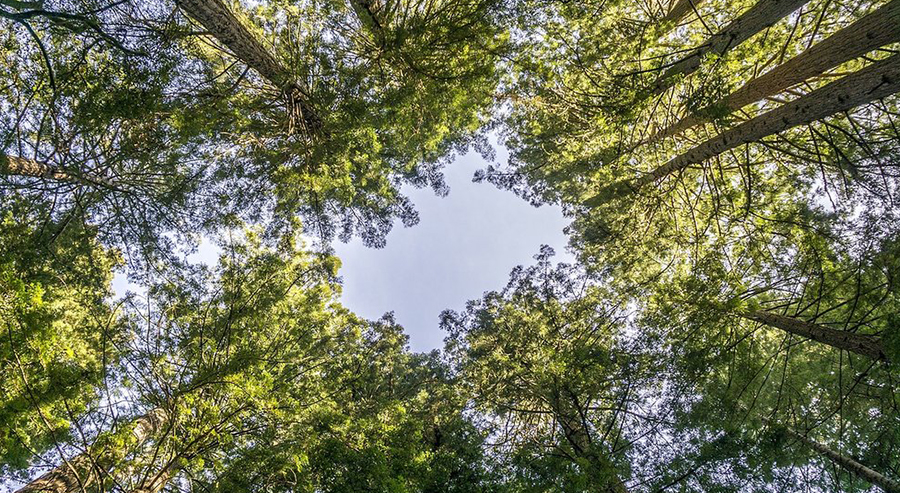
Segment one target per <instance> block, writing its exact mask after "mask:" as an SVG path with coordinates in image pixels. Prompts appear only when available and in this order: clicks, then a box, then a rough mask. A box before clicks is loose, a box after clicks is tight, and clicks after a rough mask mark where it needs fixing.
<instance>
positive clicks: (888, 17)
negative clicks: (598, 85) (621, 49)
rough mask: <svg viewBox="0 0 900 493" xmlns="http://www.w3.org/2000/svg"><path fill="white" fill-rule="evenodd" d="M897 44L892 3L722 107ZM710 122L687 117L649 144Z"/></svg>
mask: <svg viewBox="0 0 900 493" xmlns="http://www.w3.org/2000/svg"><path fill="white" fill-rule="evenodd" d="M896 41H900V0H891V1H890V2H889V3H887V4H885V5H883V6H881V7H880V8H878V9H877V10H875V11H874V12H871V13H870V14H868V15H866V16H865V17H863V18H861V19H859V20H858V21H856V22H854V23H853V24H851V25H849V26H847V27H845V28H844V29H841V30H840V31H838V32H837V33H835V34H833V35H831V36H829V37H828V38H826V39H825V40H823V41H822V42H820V43H817V44H815V45H813V46H812V47H811V48H809V49H808V50H806V51H804V52H803V53H800V54H799V55H797V56H795V57H794V58H792V59H790V60H788V61H787V62H785V63H783V64H781V65H779V66H777V67H775V68H773V69H772V70H770V71H768V72H766V73H765V74H763V75H762V76H760V77H757V78H756V79H753V80H751V81H750V82H748V83H746V84H744V86H743V87H741V88H740V89H738V90H736V91H735V92H733V93H731V94H730V95H728V96H727V97H726V98H725V99H724V100H723V101H721V102H720V104H721V106H722V107H723V108H724V109H726V110H727V111H728V112H729V113H731V112H733V111H737V110H739V109H741V108H743V107H744V106H746V105H748V104H750V103H753V102H756V101H759V100H761V99H764V98H767V97H770V96H774V95H776V94H779V93H781V92H784V91H785V90H787V89H788V88H790V87H791V86H793V85H796V84H799V83H801V82H803V81H805V80H806V79H809V78H810V77H815V76H817V75H820V74H822V73H823V72H825V71H826V70H829V69H832V68H834V67H837V66H838V65H840V64H842V63H845V62H848V61H850V60H853V59H854V58H857V57H860V56H862V55H865V54H866V53H868V52H870V51H872V50H874V49H876V48H878V47H881V46H884V45H886V44H890V43H894V42H896ZM710 119H711V118H709V117H708V116H706V115H704V114H693V115H688V116H686V117H684V118H682V119H681V120H679V121H678V122H676V123H674V124H673V125H670V126H669V127H667V128H665V129H663V130H660V131H659V132H657V133H656V134H655V135H653V136H652V137H650V138H649V139H648V140H647V142H653V141H656V140H659V139H662V138H665V137H671V136H674V135H678V134H680V133H681V132H684V131H685V130H687V129H689V128H691V127H693V126H694V125H698V124H701V123H705V122H707V121H709V120H710Z"/></svg>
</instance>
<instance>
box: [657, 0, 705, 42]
mask: <svg viewBox="0 0 900 493" xmlns="http://www.w3.org/2000/svg"><path fill="white" fill-rule="evenodd" d="M702 1H703V0H678V1H677V2H675V5H673V6H672V8H671V9H670V10H669V12H668V13H667V14H666V15H665V17H663V18H662V19H660V20H659V26H661V29H660V31H659V32H658V33H657V35H658V36H663V35H664V34H666V33H667V32H669V31H671V30H672V29H673V28H674V27H675V26H676V25H678V22H679V21H680V20H681V19H683V18H684V16H686V15H688V13H690V12H693V10H694V9H696V8H697V7H699V6H700V3H701V2H702Z"/></svg>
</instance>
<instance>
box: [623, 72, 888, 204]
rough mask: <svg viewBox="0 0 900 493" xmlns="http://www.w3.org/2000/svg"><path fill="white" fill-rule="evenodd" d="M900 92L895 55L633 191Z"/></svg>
mask: <svg viewBox="0 0 900 493" xmlns="http://www.w3.org/2000/svg"><path fill="white" fill-rule="evenodd" d="M898 91H900V55H893V56H891V57H889V58H887V59H884V60H881V61H878V62H876V63H873V64H871V65H869V66H868V67H866V68H864V69H862V70H860V71H858V72H854V73H852V74H850V75H848V76H846V77H843V78H841V79H839V80H837V81H835V82H832V83H830V84H828V85H826V86H824V87H820V88H819V89H816V90H815V91H813V92H811V93H809V94H807V95H805V96H803V97H801V98H799V99H796V100H794V101H791V102H789V103H787V104H784V105H782V106H780V107H778V108H775V109H773V110H771V111H769V112H766V113H763V114H762V115H759V116H757V117H756V118H753V119H752V120H750V121H747V122H744V123H742V124H740V125H738V126H736V127H734V128H731V129H729V130H726V131H724V132H722V133H721V134H719V135H717V136H716V137H713V138H712V139H710V140H707V141H706V142H704V143H702V144H700V145H698V146H697V147H694V148H693V149H691V150H689V151H687V152H685V153H684V154H681V155H680V156H677V157H675V158H674V159H672V160H670V161H669V162H668V163H666V164H664V165H662V166H660V167H658V168H656V169H655V170H653V171H652V172H650V173H648V174H646V175H644V176H642V177H640V178H638V179H636V180H634V181H632V182H631V183H630V187H631V188H634V189H638V188H640V187H642V186H644V185H648V184H650V183H653V182H656V181H657V180H660V179H662V178H664V177H665V176H668V175H670V174H672V173H675V172H677V171H680V170H682V169H684V168H686V167H688V166H690V165H691V164H695V163H702V162H703V161H706V160H707V159H709V158H711V157H714V156H717V155H719V154H721V153H723V152H725V151H727V150H729V149H733V148H735V147H737V146H739V145H742V144H746V143H749V142H755V141H758V140H760V139H762V138H763V137H768V136H769V135H773V134H776V133H778V132H781V131H783V130H787V129H789V128H792V127H796V126H797V125H804V124H807V123H811V122H814V121H816V120H821V119H822V118H825V117H828V116H831V115H833V114H835V113H838V112H841V111H847V110H850V109H852V108H855V107H857V106H859V105H862V104H865V103H869V102H871V101H875V100H877V99H880V98H883V97H885V96H890V95H891V94H894V93H895V92H898Z"/></svg>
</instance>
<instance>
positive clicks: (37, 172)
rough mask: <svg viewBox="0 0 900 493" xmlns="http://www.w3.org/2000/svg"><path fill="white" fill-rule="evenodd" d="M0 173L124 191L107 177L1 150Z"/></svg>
mask: <svg viewBox="0 0 900 493" xmlns="http://www.w3.org/2000/svg"><path fill="white" fill-rule="evenodd" d="M0 175H8V176H27V177H31V178H44V179H47V180H55V181H63V182H69V183H77V184H80V185H87V186H101V187H104V188H108V189H110V190H118V191H122V189H121V188H120V187H118V186H116V185H115V184H113V183H112V182H110V181H109V180H107V179H106V178H101V177H97V176H90V175H75V174H72V173H71V172H68V171H63V170H61V169H59V168H57V167H55V166H51V165H49V164H47V163H42V162H40V161H37V160H34V159H28V158H23V157H19V156H10V155H7V154H4V153H3V152H0Z"/></svg>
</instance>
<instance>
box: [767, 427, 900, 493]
mask: <svg viewBox="0 0 900 493" xmlns="http://www.w3.org/2000/svg"><path fill="white" fill-rule="evenodd" d="M785 430H786V432H787V434H788V436H790V437H791V438H794V439H796V440H799V441H801V442H803V443H804V444H806V445H807V446H808V447H809V448H811V449H813V450H815V451H816V452H818V453H820V454H822V455H824V456H825V457H827V458H828V459H830V460H831V461H832V462H834V463H835V464H837V465H839V466H841V467H843V468H844V469H846V470H847V471H848V472H850V473H851V474H853V475H854V476H856V477H858V478H860V479H862V480H864V481H867V482H869V483H870V484H873V485H875V486H877V487H879V488H881V489H882V490H884V491H886V492H888V493H900V481H895V480H893V479H891V478H888V477H885V476H884V475H883V474H881V473H879V472H875V471H873V470H872V469H869V468H868V467H866V466H865V465H863V464H860V463H859V462H857V461H856V460H854V459H853V458H852V457H847V456H845V455H841V454H840V453H838V452H836V451H834V450H831V449H830V448H828V447H826V446H825V445H822V444H821V443H819V442H817V441H815V440H812V439H810V438H809V437H807V436H805V435H801V434H800V433H797V432H796V431H794V430H792V429H790V428H787V427H785Z"/></svg>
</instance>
